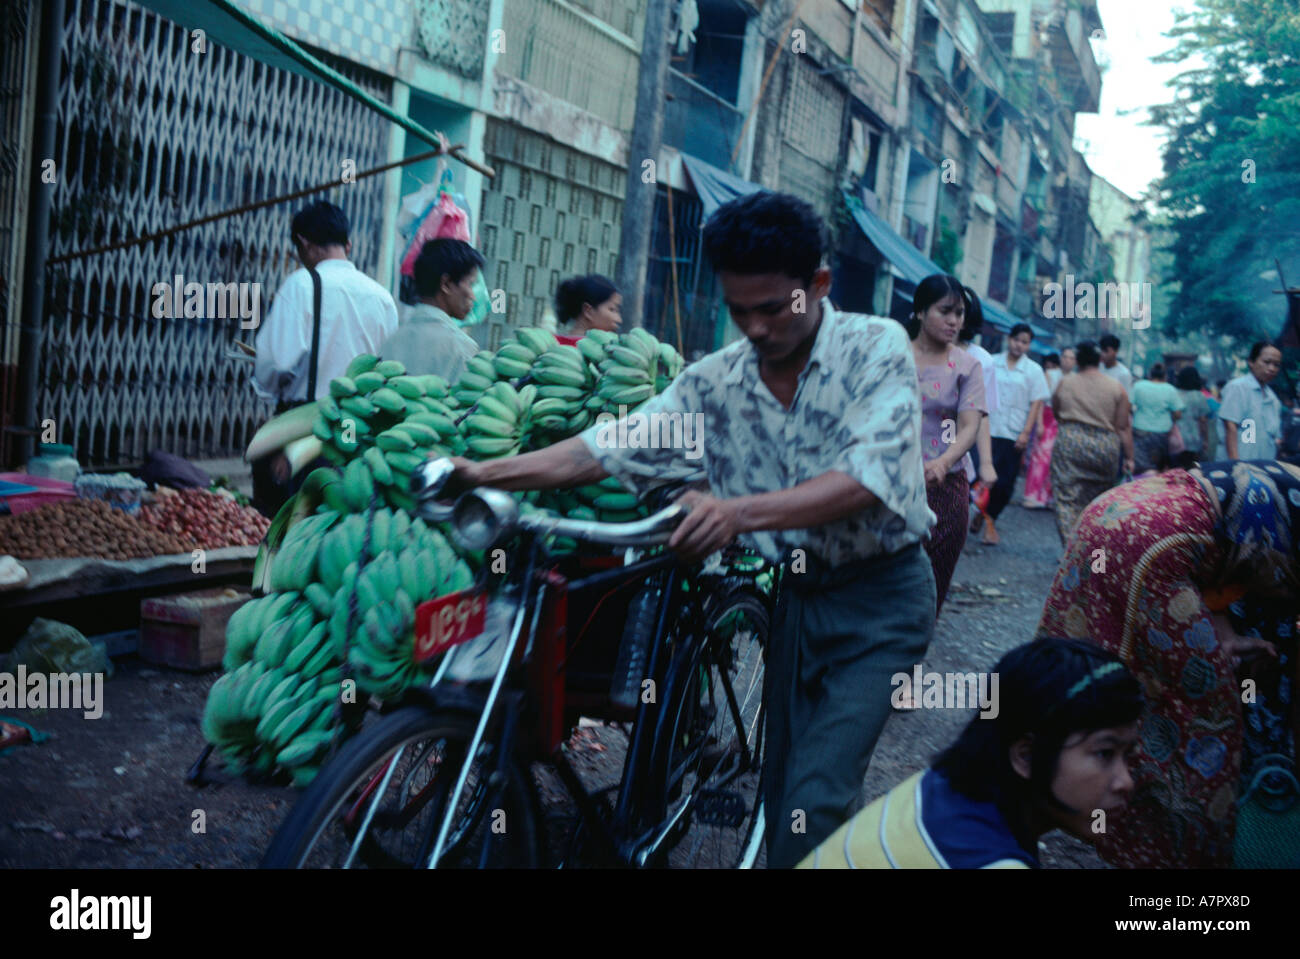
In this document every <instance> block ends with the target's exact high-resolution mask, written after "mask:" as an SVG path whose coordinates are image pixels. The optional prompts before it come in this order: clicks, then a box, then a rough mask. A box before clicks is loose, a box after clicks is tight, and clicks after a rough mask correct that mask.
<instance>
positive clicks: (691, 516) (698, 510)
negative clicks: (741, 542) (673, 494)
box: [668, 490, 741, 563]
mask: <svg viewBox="0 0 1300 959" xmlns="http://www.w3.org/2000/svg"><path fill="white" fill-rule="evenodd" d="M677 503H678V505H680V506H683V507H685V508H686V509H687V510H689V512H688V513H687V515H686V518H685V519H683V520H682V522H681V524H680V525H679V526H678V527H677V529H676V530H674V531H673V535H672V538H671V539H669V540H668V547H669V548H670V549H672V550H675V551H676V552H677V553H678V554H680V555H681V557H682V558H683V559H685V560H686V561H687V562H692V563H695V562H699V561H700V560H702V559H704V557H706V556H708V555H709V554H711V553H716V552H717V551H718V550H720V549H722V547H724V546H726V545H727V544H728V543H730V542H731V541H732V540H734V539H735V538H736V536H737V535H738V534H739V533H740V532H741V524H740V516H739V511H738V509H737V506H736V503H735V501H734V500H725V499H718V498H717V497H716V496H710V495H709V494H708V493H701V492H699V491H698V490H689V491H688V492H686V493H683V494H682V496H681V497H680V498H679V499H678V500H677Z"/></svg>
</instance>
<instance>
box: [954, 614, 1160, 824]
mask: <svg viewBox="0 0 1300 959" xmlns="http://www.w3.org/2000/svg"><path fill="white" fill-rule="evenodd" d="M1116 664H1118V667H1117V665H1116ZM993 668H994V671H995V672H996V673H997V675H998V714H997V716H996V717H994V718H993V719H984V718H982V717H980V716H976V717H975V718H973V719H972V720H971V721H970V723H969V724H968V725H967V727H966V729H965V730H964V731H963V732H962V734H961V735H960V736H959V737H958V738H957V741H956V742H954V743H953V744H952V745H951V746H949V747H948V748H947V749H945V750H944V751H943V752H942V753H940V754H939V756H938V757H937V758H936V759H935V761H934V763H933V765H934V768H935V769H937V770H939V771H940V772H942V773H943V774H944V775H945V776H946V777H947V778H948V781H949V783H950V784H951V785H952V787H953V789H955V790H957V792H959V793H961V794H962V795H964V796H967V797H969V798H971V799H974V800H977V801H986V802H988V801H991V802H994V803H996V804H997V805H998V806H999V808H1001V809H1002V810H1003V813H1004V815H1006V814H1015V812H1016V810H1018V809H1023V807H1024V805H1025V804H1026V803H1027V802H1030V801H1033V800H1045V801H1047V802H1049V803H1052V804H1054V805H1056V806H1058V807H1059V806H1060V803H1059V802H1057V801H1056V800H1055V799H1054V797H1053V795H1052V780H1053V779H1054V778H1055V777H1056V768H1057V764H1058V762H1059V760H1060V755H1061V748H1062V746H1063V745H1064V743H1065V741H1066V740H1067V739H1069V738H1070V737H1071V736H1073V735H1074V734H1076V733H1093V732H1096V731H1097V730H1099V729H1111V728H1113V727H1117V726H1127V725H1129V724H1130V723H1134V722H1136V721H1137V720H1138V717H1139V716H1140V715H1141V713H1142V705H1143V700H1142V687H1141V686H1140V685H1139V684H1138V681H1137V680H1136V679H1134V678H1133V674H1132V673H1130V672H1129V671H1128V670H1127V669H1126V668H1124V667H1123V665H1122V664H1120V660H1119V658H1118V657H1117V656H1115V654H1114V653H1111V652H1109V651H1107V650H1105V649H1102V648H1101V647H1100V646H1097V645H1095V644H1093V643H1090V642H1087V641H1086V640H1080V639H1062V638H1058V637H1053V636H1040V637H1038V638H1037V639H1035V640H1034V641H1033V642H1030V643H1026V644H1025V645H1023V646H1018V647H1016V648H1015V649H1013V650H1011V651H1010V652H1009V653H1007V654H1006V655H1005V656H1003V657H1002V658H1001V659H1000V660H998V664H997V665H996V666H995V667H993ZM1025 736H1031V737H1032V747H1031V748H1032V752H1031V756H1030V766H1031V771H1030V776H1031V778H1030V779H1029V780H1028V781H1026V780H1025V779H1024V777H1022V776H1021V775H1020V774H1019V773H1017V772H1016V771H1015V769H1014V768H1013V767H1012V765H1011V758H1010V757H1011V746H1012V744H1014V743H1015V742H1016V741H1018V740H1019V739H1021V738H1022V737H1025Z"/></svg>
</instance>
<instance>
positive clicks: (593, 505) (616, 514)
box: [565, 476, 649, 523]
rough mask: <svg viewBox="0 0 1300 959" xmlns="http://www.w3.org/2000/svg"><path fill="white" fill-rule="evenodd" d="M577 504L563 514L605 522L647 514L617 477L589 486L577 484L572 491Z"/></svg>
mask: <svg viewBox="0 0 1300 959" xmlns="http://www.w3.org/2000/svg"><path fill="white" fill-rule="evenodd" d="M572 495H573V497H574V498H575V499H576V500H577V503H578V505H577V506H575V507H573V508H571V509H570V510H569V511H568V512H567V513H566V514H565V515H567V516H569V517H571V518H572V519H595V520H600V521H601V522H605V523H628V522H631V521H633V520H637V519H641V518H642V517H643V516H647V515H649V513H648V511H647V510H646V508H645V507H643V506H641V505H640V504H639V502H638V501H637V497H636V494H635V493H630V492H628V490H627V489H626V488H625V487H624V486H623V484H622V483H620V482H619V481H618V480H617V479H615V478H614V477H612V476H610V477H608V478H606V479H603V480H601V481H600V482H599V483H593V484H591V485H589V486H579V487H577V488H576V489H574V490H573V491H572Z"/></svg>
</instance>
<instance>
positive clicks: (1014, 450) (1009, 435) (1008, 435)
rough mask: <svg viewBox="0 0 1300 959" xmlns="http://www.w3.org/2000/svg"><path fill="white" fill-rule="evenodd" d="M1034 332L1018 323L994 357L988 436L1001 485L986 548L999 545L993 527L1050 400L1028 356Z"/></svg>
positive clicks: (994, 498) (992, 497) (993, 504)
mask: <svg viewBox="0 0 1300 959" xmlns="http://www.w3.org/2000/svg"><path fill="white" fill-rule="evenodd" d="M1033 339H1034V332H1033V330H1032V329H1030V327H1029V324H1028V323H1017V324H1016V325H1015V326H1013V327H1012V328H1011V333H1010V335H1009V336H1008V337H1007V349H1006V352H1004V353H999V354H998V355H997V356H996V357H994V362H993V369H994V371H995V372H996V375H997V378H998V409H997V412H996V413H994V414H993V417H992V423H991V424H990V429H989V432H990V433H991V434H992V437H993V468H994V469H995V470H996V471H997V474H998V481H997V483H995V484H994V486H993V491H992V493H991V494H990V495H989V506H988V517H989V518H988V519H987V520H985V521H984V536H983V539H982V540H981V541H982V542H983V543H984V544H985V545H988V546H996V545H997V544H998V542H999V537H998V531H997V527H996V526H995V525H994V524H995V522H996V520H997V518H998V517H999V516H1000V515H1002V511H1003V510H1004V509H1006V506H1007V504H1008V503H1010V502H1011V497H1012V494H1014V493H1015V489H1016V477H1017V476H1018V475H1019V474H1020V464H1021V460H1022V459H1023V458H1024V455H1025V448H1026V447H1027V446H1028V445H1029V437H1030V435H1031V433H1032V432H1033V429H1034V424H1036V423H1037V422H1038V413H1039V410H1041V409H1042V408H1043V403H1044V402H1045V401H1047V400H1048V399H1050V398H1051V394H1050V393H1049V392H1048V389H1047V376H1046V374H1044V373H1043V368H1042V367H1041V366H1039V365H1038V364H1037V363H1035V362H1034V361H1033V360H1031V359H1030V358H1029V357H1028V356H1026V355H1025V354H1026V353H1028V352H1029V344H1030V343H1032V342H1033Z"/></svg>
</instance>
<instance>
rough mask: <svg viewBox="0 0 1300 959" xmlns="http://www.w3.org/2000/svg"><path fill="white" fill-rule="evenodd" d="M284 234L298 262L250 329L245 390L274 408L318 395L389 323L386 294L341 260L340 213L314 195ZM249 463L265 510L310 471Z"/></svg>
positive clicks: (344, 229)
mask: <svg viewBox="0 0 1300 959" xmlns="http://www.w3.org/2000/svg"><path fill="white" fill-rule="evenodd" d="M289 234H290V237H291V238H292V241H293V246H294V252H295V253H296V255H297V257H298V260H299V262H300V263H302V268H301V269H299V270H295V271H294V272H292V273H290V274H289V275H288V276H287V277H285V279H284V282H283V283H281V284H280V288H279V289H278V290H277V291H276V294H275V300H274V302H273V303H272V304H271V312H270V314H269V315H268V316H267V318H266V322H265V323H264V324H263V325H262V328H261V329H260V330H258V332H257V340H256V349H257V359H256V362H255V363H254V367H253V380H252V383H253V390H254V391H255V392H256V393H257V394H258V395H259V396H261V397H262V398H264V399H268V400H272V401H273V402H274V403H275V404H276V407H275V409H276V413H277V414H278V413H283V412H284V411H285V410H287V409H290V408H291V407H294V406H300V405H302V404H303V403H311V402H314V401H315V400H318V399H320V398H321V397H322V396H324V395H326V394H327V393H328V392H329V384H330V380H332V379H334V378H335V377H339V376H342V375H343V372H344V370H346V369H347V366H348V364H349V363H351V362H352V360H353V359H354V358H355V357H356V356H357V355H359V354H361V353H378V352H379V347H380V344H382V343H383V342H384V339H385V338H386V337H387V336H389V335H390V334H391V333H392V332H393V331H394V330H396V329H397V304H395V303H394V302H393V298H392V296H391V295H390V294H389V292H388V291H387V290H385V289H384V288H383V287H382V286H380V285H379V284H378V283H376V282H375V281H374V280H372V279H371V278H370V277H368V276H366V275H365V274H364V273H362V272H361V271H360V270H358V269H357V268H356V266H354V265H353V263H352V261H351V260H349V259H348V256H349V255H350V254H351V252H352V243H351V241H350V240H349V239H348V218H347V214H345V213H344V212H343V211H342V210H341V209H339V208H338V207H337V206H335V205H334V204H332V203H328V202H326V201H324V200H321V201H319V202H317V203H313V204H311V205H310V206H308V207H305V208H304V209H302V210H299V211H298V212H297V213H296V214H294V217H293V220H292V221H291V222H290V228H289ZM318 284H319V286H318ZM317 289H319V303H320V311H319V324H317V321H316V302H317V299H316V291H317ZM313 359H314V360H315V365H314V366H313V365H312V364H313ZM311 384H314V385H315V389H314V391H312V390H310V389H309V386H310V385H311ZM252 465H253V470H252V472H253V502H254V504H255V505H256V506H257V508H258V509H259V510H261V511H262V512H263V513H266V514H267V515H268V516H273V515H275V512H276V511H277V510H278V509H279V508H280V506H281V505H283V504H284V503H285V502H286V501H287V500H288V499H289V497H290V496H292V495H293V494H294V493H295V492H296V491H297V488H298V486H300V485H301V484H302V480H303V478H305V477H306V475H307V473H309V472H310V470H307V469H304V470H302V471H300V472H299V473H298V475H297V477H295V478H293V479H291V478H290V477H289V462H288V460H287V459H286V458H285V457H284V455H283V454H282V453H277V454H273V455H271V456H266V457H263V458H262V459H259V460H256V461H254V463H253V464H252Z"/></svg>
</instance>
